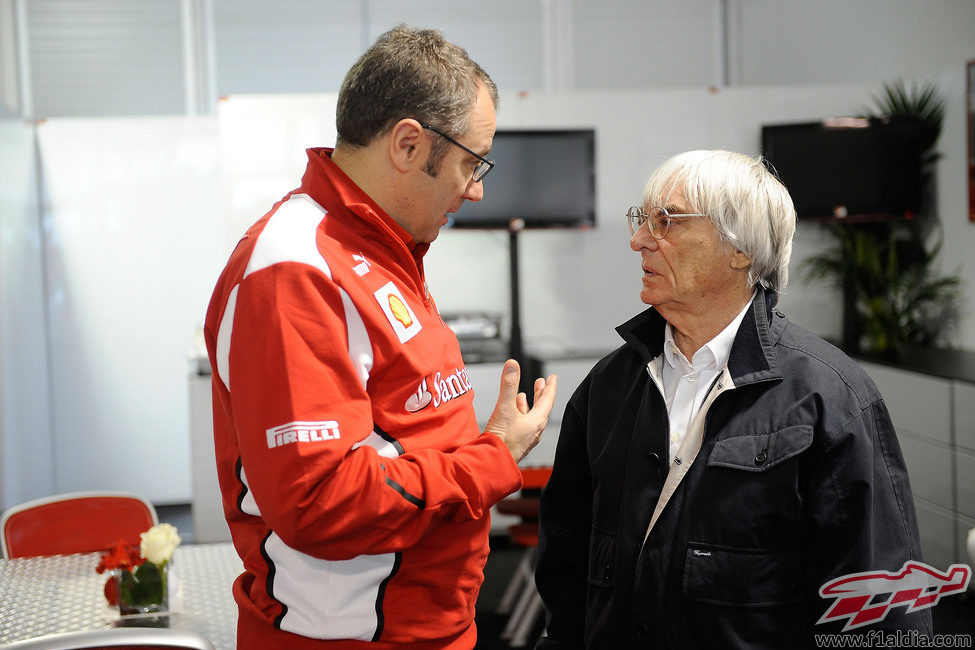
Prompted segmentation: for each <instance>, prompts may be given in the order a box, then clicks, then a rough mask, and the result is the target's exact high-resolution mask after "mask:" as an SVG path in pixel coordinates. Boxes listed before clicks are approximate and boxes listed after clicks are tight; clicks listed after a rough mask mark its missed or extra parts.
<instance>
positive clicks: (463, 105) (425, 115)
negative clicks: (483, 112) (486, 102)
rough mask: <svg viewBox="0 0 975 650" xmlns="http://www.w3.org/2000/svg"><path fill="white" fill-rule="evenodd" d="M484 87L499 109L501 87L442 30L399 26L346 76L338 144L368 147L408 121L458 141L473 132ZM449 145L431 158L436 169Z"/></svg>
mask: <svg viewBox="0 0 975 650" xmlns="http://www.w3.org/2000/svg"><path fill="white" fill-rule="evenodd" d="M481 84H483V85H484V86H485V87H486V88H487V90H488V93H489V94H490V95H491V100H492V101H493V102H494V105H495V108H497V105H498V89H497V87H496V86H495V85H494V82H493V81H491V77H489V76H488V74H487V73H486V72H484V70H483V69H481V66H479V65H478V64H477V63H475V62H474V61H472V60H471V58H470V57H469V56H468V55H467V52H466V51H465V50H464V49H463V48H461V47H459V46H457V45H454V44H453V43H451V42H450V41H448V40H447V39H446V38H444V35H443V33H442V32H440V31H438V30H432V29H416V28H413V27H408V26H406V25H398V26H396V27H394V28H393V29H391V30H389V31H388V32H386V33H385V34H383V35H381V36H380V37H379V38H378V39H376V42H375V43H374V44H373V45H372V47H370V48H369V49H368V50H366V52H365V53H364V54H363V55H362V56H361V57H360V58H359V60H358V61H356V63H355V64H354V65H353V66H352V68H351V69H350V70H349V72H348V73H347V74H346V75H345V80H344V81H343V82H342V88H341V89H340V90H339V96H338V106H337V108H336V112H335V113H336V115H335V126H336V130H337V132H338V141H339V142H340V143H343V144H345V145H351V146H354V147H362V146H366V145H368V144H369V143H370V142H372V140H373V139H374V138H376V137H378V136H380V135H383V134H384V133H386V132H388V131H389V129H391V128H392V127H393V126H394V125H395V124H396V123H397V122H399V121H400V120H402V119H406V118H413V119H415V120H417V121H419V122H420V123H422V124H429V125H430V126H433V127H435V128H437V129H440V130H441V131H443V132H444V133H446V134H448V135H450V136H451V137H455V138H456V137H458V136H461V135H463V134H464V133H466V132H467V130H468V129H469V128H470V113H471V110H472V109H473V107H474V103H475V100H476V99H477V93H478V90H479V88H480V85H481ZM449 146H450V143H449V142H447V141H446V140H444V139H443V138H437V142H436V144H435V145H434V147H433V151H432V153H431V156H430V161H431V165H432V166H433V168H434V170H435V168H436V166H439V161H440V160H441V159H442V158H443V155H444V154H445V152H446V151H447V149H448V147H449Z"/></svg>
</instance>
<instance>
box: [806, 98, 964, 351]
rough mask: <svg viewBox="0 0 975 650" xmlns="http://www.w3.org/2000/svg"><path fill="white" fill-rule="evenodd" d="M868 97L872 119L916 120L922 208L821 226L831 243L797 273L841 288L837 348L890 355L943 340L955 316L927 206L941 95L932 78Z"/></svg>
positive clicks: (955, 283)
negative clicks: (871, 99)
mask: <svg viewBox="0 0 975 650" xmlns="http://www.w3.org/2000/svg"><path fill="white" fill-rule="evenodd" d="M874 102H875V107H874V111H875V112H874V111H869V109H868V112H872V113H873V114H872V115H871V116H872V117H883V118H887V119H904V118H909V119H914V120H917V122H918V123H919V127H920V131H921V152H922V153H921V181H922V188H921V192H922V206H923V207H922V210H921V212H920V214H918V215H917V216H916V217H914V218H904V219H897V220H890V221H881V222H873V223H842V222H840V223H830V224H827V225H824V226H823V227H825V228H826V229H827V232H828V233H829V234H830V236H831V237H832V239H833V240H834V242H835V246H834V247H832V248H829V249H827V250H824V251H823V252H821V253H819V254H818V255H815V256H813V257H810V258H808V259H807V260H806V261H805V262H804V263H803V265H802V267H800V271H801V272H802V274H803V275H804V276H805V277H806V278H807V279H810V280H820V281H822V280H825V281H829V282H831V283H832V284H833V285H834V286H836V287H838V288H839V289H841V290H842V292H843V297H844V316H843V321H844V322H843V341H842V345H843V347H844V348H846V349H847V350H848V351H849V352H854V353H855V352H868V353H873V354H876V355H880V356H885V357H892V358H896V357H897V356H898V354H899V353H900V352H902V351H903V350H905V349H906V348H909V347H932V346H938V345H943V344H945V343H946V341H947V337H948V336H949V334H950V331H951V329H952V327H953V325H954V324H955V323H956V322H957V302H958V298H959V295H960V291H959V286H960V281H959V279H958V278H957V277H956V276H953V275H946V274H942V273H941V272H939V271H938V270H937V269H936V268H934V262H935V259H936V258H937V256H938V253H939V251H940V249H941V241H942V240H941V228H940V222H939V220H938V217H937V211H936V209H935V206H934V194H935V193H934V163H935V161H937V159H938V157H939V155H940V154H939V153H938V152H937V151H936V150H935V144H936V143H937V141H938V137H939V136H940V134H941V126H942V122H943V120H944V114H945V100H944V98H943V97H942V96H941V94H940V91H939V90H938V88H937V86H936V85H934V84H932V83H927V84H923V85H910V86H908V85H906V84H905V83H904V82H903V81H895V82H891V83H888V84H885V85H884V88H883V93H882V94H881V95H880V96H879V97H875V98H874ZM877 113H879V115H878V114H877Z"/></svg>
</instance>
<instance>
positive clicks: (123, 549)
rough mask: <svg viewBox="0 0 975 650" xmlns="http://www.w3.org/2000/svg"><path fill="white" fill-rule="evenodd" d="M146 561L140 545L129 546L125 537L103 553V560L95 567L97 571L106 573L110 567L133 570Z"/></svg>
mask: <svg viewBox="0 0 975 650" xmlns="http://www.w3.org/2000/svg"><path fill="white" fill-rule="evenodd" d="M145 561H146V560H145V558H143V557H142V554H141V553H140V552H139V547H138V546H129V545H128V544H126V543H125V540H124V539H120V540H119V541H118V543H117V544H115V546H113V547H112V548H110V549H109V550H108V552H107V553H105V554H104V555H102V559H101V562H99V563H98V566H97V567H95V571H97V572H98V573H104V572H105V571H106V570H108V569H124V570H126V571H131V570H132V569H134V568H135V567H137V566H139V565H140V564H142V563H144V562H145Z"/></svg>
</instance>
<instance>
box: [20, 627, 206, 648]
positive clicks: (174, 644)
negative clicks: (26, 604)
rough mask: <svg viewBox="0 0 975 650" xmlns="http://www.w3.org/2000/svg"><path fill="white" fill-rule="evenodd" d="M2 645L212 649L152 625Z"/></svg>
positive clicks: (182, 632) (195, 638) (183, 633)
mask: <svg viewBox="0 0 975 650" xmlns="http://www.w3.org/2000/svg"><path fill="white" fill-rule="evenodd" d="M3 648H4V650H103V649H106V650H107V649H110V650H126V649H127V650H143V649H145V650H155V649H156V648H182V649H183V650H215V648H214V646H213V644H212V643H210V641H209V640H208V639H206V638H205V637H203V636H201V635H199V634H197V633H195V632H190V631H187V630H171V629H167V628H156V627H118V628H108V629H104V630H86V631H84V632H68V633H65V634H50V635H47V636H40V637H37V638H34V639H26V640H24V641H16V642H14V643H11V644H9V645H5V646H3Z"/></svg>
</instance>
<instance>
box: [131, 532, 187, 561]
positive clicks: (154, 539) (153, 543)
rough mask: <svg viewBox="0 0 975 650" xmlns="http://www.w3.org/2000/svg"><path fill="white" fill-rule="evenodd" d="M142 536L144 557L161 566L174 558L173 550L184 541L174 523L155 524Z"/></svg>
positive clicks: (141, 547)
mask: <svg viewBox="0 0 975 650" xmlns="http://www.w3.org/2000/svg"><path fill="white" fill-rule="evenodd" d="M140 537H141V538H142V544H140V545H139V550H141V551H142V557H144V558H145V559H146V560H148V561H149V562H152V563H153V564H158V565H160V566H162V565H163V564H165V563H166V562H169V560H171V559H172V557H173V551H175V550H176V547H177V546H179V543H180V542H182V541H183V540H181V539H180V538H179V535H177V534H176V526H173V525H172V524H159V525H158V526H153V527H152V528H150V529H149V530H147V531H146V532H144V533H142V534H141V535H140Z"/></svg>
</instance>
